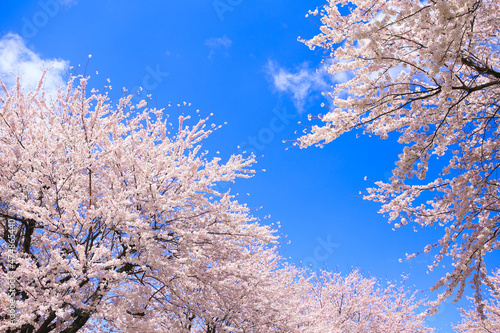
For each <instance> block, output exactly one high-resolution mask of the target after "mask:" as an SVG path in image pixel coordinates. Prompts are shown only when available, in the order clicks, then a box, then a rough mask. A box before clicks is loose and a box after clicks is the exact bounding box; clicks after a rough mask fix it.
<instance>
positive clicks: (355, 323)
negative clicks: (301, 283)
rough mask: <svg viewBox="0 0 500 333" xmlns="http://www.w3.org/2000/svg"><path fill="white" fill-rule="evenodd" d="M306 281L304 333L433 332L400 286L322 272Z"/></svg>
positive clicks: (354, 275) (355, 272)
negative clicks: (381, 284)
mask: <svg viewBox="0 0 500 333" xmlns="http://www.w3.org/2000/svg"><path fill="white" fill-rule="evenodd" d="M308 281H309V283H308V284H307V285H305V288H304V289H303V291H305V294H304V296H302V299H303V300H304V302H305V303H306V304H308V307H307V310H306V311H305V313H304V314H303V316H304V318H306V324H305V326H306V327H308V330H306V332H318V333H319V332H332V333H342V332H374V333H385V332H387V333H396V332H415V333H416V332H422V333H423V332H432V331H433V330H432V329H430V328H427V327H426V326H425V325H424V319H425V314H424V313H421V314H418V308H419V306H420V304H421V301H418V302H417V301H415V294H413V295H408V292H407V291H406V290H405V288H404V287H403V286H399V287H398V286H397V285H396V284H394V283H387V286H386V287H385V288H383V287H380V286H379V285H378V284H377V281H376V280H375V279H373V278H372V279H368V278H364V277H363V276H362V275H361V274H360V273H359V272H358V271H353V272H351V273H350V274H349V275H347V276H345V277H343V276H342V275H341V274H340V273H332V272H326V271H323V272H322V273H321V274H320V275H316V274H313V275H312V276H311V277H310V278H309V279H308ZM297 332H304V331H300V330H299V331H297Z"/></svg>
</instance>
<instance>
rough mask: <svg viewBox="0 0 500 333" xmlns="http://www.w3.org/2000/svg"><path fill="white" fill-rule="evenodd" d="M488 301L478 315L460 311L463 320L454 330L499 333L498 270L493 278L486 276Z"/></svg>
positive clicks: (499, 283) (499, 297)
mask: <svg viewBox="0 0 500 333" xmlns="http://www.w3.org/2000/svg"><path fill="white" fill-rule="evenodd" d="M486 281H487V284H488V286H489V288H490V289H489V293H490V296H491V298H490V300H487V301H485V304H484V305H483V306H484V309H483V311H481V313H479V312H478V311H475V310H468V311H465V310H462V316H463V317H464V320H463V321H462V323H461V324H460V325H457V326H456V327H455V329H456V330H457V331H459V332H464V333H465V332H467V333H469V332H470V333H493V332H500V270H496V271H495V273H494V274H493V276H488V277H487V279H486Z"/></svg>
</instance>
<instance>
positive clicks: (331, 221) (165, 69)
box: [0, 0, 468, 332]
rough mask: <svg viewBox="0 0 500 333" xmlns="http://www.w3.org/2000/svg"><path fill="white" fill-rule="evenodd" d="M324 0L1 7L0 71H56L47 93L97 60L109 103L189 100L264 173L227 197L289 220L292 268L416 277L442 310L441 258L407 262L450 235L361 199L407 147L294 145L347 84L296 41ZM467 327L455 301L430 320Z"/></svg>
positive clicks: (218, 136)
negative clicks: (331, 92)
mask: <svg viewBox="0 0 500 333" xmlns="http://www.w3.org/2000/svg"><path fill="white" fill-rule="evenodd" d="M324 1H325V0H306V1H304V0H302V1H286V0H274V1H249V0H216V1H214V0H208V1H200V0H197V1H194V0H184V1H173V0H143V1H139V0H120V1H118V0H80V1H71V0H70V1H68V0H40V1H31V0H29V1H5V0H4V1H2V2H1V5H0V73H9V72H14V73H18V72H22V73H24V80H25V82H26V84H28V85H29V84H34V82H36V80H37V79H38V78H39V75H40V66H48V65H51V64H52V66H53V67H54V70H52V72H51V74H50V75H49V77H48V79H47V86H48V88H50V86H51V85H59V84H61V83H62V82H63V81H64V80H65V79H66V78H67V75H68V73H70V72H72V71H71V70H70V69H69V67H70V66H73V67H74V68H78V65H79V64H81V67H80V68H79V69H78V70H77V72H78V73H79V74H83V71H84V68H85V66H86V64H87V61H88V55H89V54H91V55H92V58H91V59H90V61H89V63H88V68H87V74H88V75H91V76H92V79H91V80H90V85H91V86H93V87H96V88H102V87H103V86H104V85H105V84H106V79H107V78H110V79H111V85H112V87H113V90H112V93H111V96H112V97H113V98H117V97H119V96H120V94H121V91H122V88H123V87H126V88H127V89H129V90H131V91H132V90H136V89H137V88H138V87H139V86H142V87H143V91H142V94H143V95H145V94H151V95H152V100H151V101H150V105H151V106H156V105H157V106H158V107H164V106H166V105H167V104H168V103H169V102H171V103H172V105H176V104H177V103H182V102H184V101H186V102H189V103H192V106H191V108H190V109H188V110H187V111H185V113H188V114H190V113H191V114H195V112H194V111H195V110H196V109H200V113H201V114H202V115H203V114H205V113H213V116H212V117H211V120H212V122H214V123H215V124H223V123H224V122H227V125H224V126H223V127H222V128H221V129H220V130H218V131H216V132H215V133H214V134H213V135H212V136H211V137H210V138H209V139H208V140H207V142H206V147H207V148H208V149H209V150H210V151H212V152H214V153H215V152H216V151H220V154H221V156H222V157H223V158H228V157H229V156H230V155H231V154H234V153H242V152H243V151H247V152H254V153H255V154H256V155H257V156H258V163H257V165H256V166H255V168H256V169H257V170H262V169H265V170H266V171H265V172H258V173H257V174H256V175H255V177H253V178H252V179H249V180H241V181H239V182H238V183H236V184H235V185H233V186H232V189H233V191H234V193H239V196H238V197H239V200H240V201H242V202H246V203H248V205H249V206H250V207H254V208H255V211H254V214H255V215H256V216H259V217H264V216H266V215H271V217H270V218H269V219H265V220H263V223H276V222H278V221H280V222H281V229H280V234H281V235H282V237H283V238H282V239H281V241H282V245H281V247H280V249H281V252H282V254H283V255H284V256H285V257H287V258H288V257H289V258H290V259H289V260H290V261H291V262H293V263H296V264H297V265H301V264H303V265H308V266H310V267H311V268H312V269H318V268H326V269H329V270H337V271H340V272H344V273H347V272H349V271H351V270H353V269H354V268H359V269H360V270H361V271H362V272H363V273H364V274H365V275H367V276H374V277H376V278H378V279H380V280H381V281H382V282H383V281H384V280H385V279H397V280H399V279H400V278H401V274H409V279H408V280H407V281H406V284H407V285H408V286H409V287H414V288H416V289H418V290H422V291H424V296H425V295H426V296H427V297H428V298H429V299H433V298H435V297H436V296H437V294H436V293H430V292H428V289H429V287H431V286H432V285H433V283H434V282H436V281H437V280H438V278H439V277H440V275H439V274H440V273H442V272H439V271H437V272H436V273H431V274H429V275H427V274H426V271H427V265H429V264H431V262H432V258H433V254H427V255H422V256H419V257H417V258H416V259H413V260H412V261H410V262H406V261H405V262H403V263H399V262H398V259H399V258H404V256H405V253H413V252H416V251H420V250H422V249H423V248H424V246H425V245H426V244H428V243H430V242H435V241H437V239H438V237H439V236H441V231H440V230H431V231H429V230H422V231H419V232H418V233H415V232H414V231H413V230H412V228H411V226H410V225H408V226H406V227H403V228H401V229H397V230H393V229H392V228H393V226H392V225H390V224H388V223H387V219H386V218H384V217H383V216H382V215H380V214H378V213H377V211H378V209H379V207H380V206H379V205H378V204H377V203H373V202H368V201H364V200H363V199H362V196H361V195H359V192H360V191H364V189H365V188H366V187H369V186H370V185H371V181H370V180H373V181H376V180H387V179H388V177H389V175H390V172H391V170H392V169H393V168H394V162H395V161H396V158H397V154H398V153H399V152H400V151H401V150H402V147H401V146H399V145H398V144H397V143H396V136H395V135H393V136H392V137H391V136H390V137H389V139H388V140H384V141H382V140H379V139H378V138H375V137H371V138H370V137H368V136H360V138H358V139H356V135H355V134H356V133H349V134H346V135H344V136H342V137H341V138H340V139H338V140H336V141H334V142H333V143H331V144H329V145H327V146H326V147H325V148H323V149H320V148H316V147H312V148H308V149H299V148H297V147H293V146H292V143H293V141H294V140H295V139H296V138H297V137H298V136H299V134H300V133H301V131H302V130H303V129H304V128H305V127H304V125H309V124H308V123H309V122H308V120H307V114H309V113H310V114H313V115H317V114H318V113H321V112H323V113H324V112H325V111H326V110H325V109H323V108H321V103H323V102H324V103H328V101H326V100H325V99H324V98H323V97H322V96H321V91H324V90H327V89H328V87H329V86H330V85H331V84H333V83H334V82H336V80H341V79H342V77H336V78H332V77H330V76H328V75H325V74H321V73H319V74H318V73H317V72H316V69H317V68H319V67H320V62H321V59H322V57H323V56H324V55H323V53H322V52H321V51H318V52H314V51H310V50H309V48H308V47H306V46H305V45H304V44H302V43H300V42H298V41H297V38H298V37H299V36H302V37H303V38H312V37H313V36H314V35H315V34H317V33H318V31H319V30H318V26H317V25H316V24H315V23H313V22H311V21H310V20H309V19H308V18H305V14H307V11H308V10H309V9H315V8H316V7H317V6H321V5H323V4H324ZM316 23H317V22H316ZM42 62H43V64H42ZM96 72H99V74H98V75H96V74H95V73H96ZM12 77H13V75H12V74H10V75H9V74H7V76H6V77H4V80H6V81H7V83H9V82H10V81H11V80H12ZM166 112H168V113H170V114H171V115H172V117H176V116H177V115H178V113H179V111H178V109H177V107H172V108H170V109H167V110H166ZM299 121H300V122H302V124H298V122H299ZM296 131H297V133H298V134H294V132H296ZM283 140H286V141H287V142H285V143H283ZM238 146H239V147H240V148H238ZM287 147H288V148H289V149H286V148H287ZM365 176H366V177H367V179H368V180H367V181H365V180H364V177H365ZM260 207H261V208H260ZM285 235H286V238H285ZM288 240H290V241H291V243H290V244H287V242H288ZM462 304H465V305H467V306H468V303H466V302H465V303H462ZM458 320H459V314H458V312H457V311H456V304H451V303H446V304H444V305H443V306H441V309H440V312H439V313H438V315H436V316H435V317H433V318H431V319H430V321H431V322H432V323H431V325H435V326H436V327H440V328H441V330H440V332H450V331H451V329H450V328H449V323H450V322H452V321H453V322H457V321H458Z"/></svg>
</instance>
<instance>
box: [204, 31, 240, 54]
mask: <svg viewBox="0 0 500 333" xmlns="http://www.w3.org/2000/svg"><path fill="white" fill-rule="evenodd" d="M232 43H233V41H232V40H230V39H229V38H228V37H227V36H226V35H224V36H223V37H214V38H209V39H207V40H205V45H206V46H208V47H209V48H210V54H209V55H208V57H209V58H211V57H212V55H214V53H215V50H216V49H219V48H223V49H224V50H227V49H228V48H229V47H231V44H232ZM226 55H227V54H226Z"/></svg>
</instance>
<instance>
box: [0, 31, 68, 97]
mask: <svg viewBox="0 0 500 333" xmlns="http://www.w3.org/2000/svg"><path fill="white" fill-rule="evenodd" d="M67 68H68V61H66V60H61V59H42V58H41V57H40V55H38V54H36V53H35V52H34V51H32V50H30V49H29V48H28V47H27V46H26V44H25V42H24V40H23V39H22V38H21V37H20V36H19V35H16V34H12V33H9V34H7V35H5V36H3V37H2V38H1V39H0V75H1V76H2V80H3V82H4V83H5V84H6V85H7V86H8V87H9V86H10V87H12V86H13V85H14V84H15V82H16V76H17V75H21V76H22V77H21V83H22V84H23V86H24V87H25V88H26V89H32V88H35V87H36V86H37V85H38V81H39V80H40V78H41V76H42V72H43V70H45V69H49V70H48V72H47V75H46V78H45V89H46V90H47V91H49V92H51V91H54V90H55V89H56V88H57V87H59V86H61V85H62V84H64V82H65V81H66V79H65V77H66V71H67Z"/></svg>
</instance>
